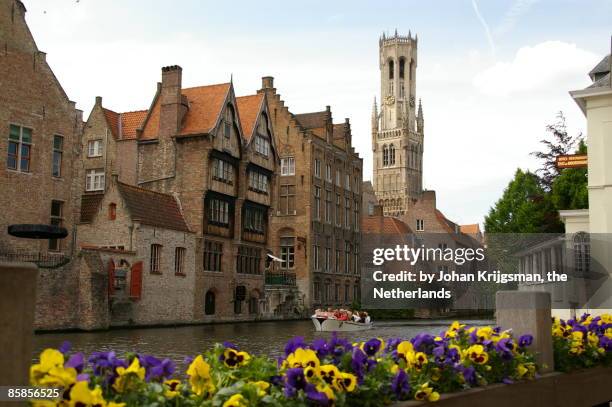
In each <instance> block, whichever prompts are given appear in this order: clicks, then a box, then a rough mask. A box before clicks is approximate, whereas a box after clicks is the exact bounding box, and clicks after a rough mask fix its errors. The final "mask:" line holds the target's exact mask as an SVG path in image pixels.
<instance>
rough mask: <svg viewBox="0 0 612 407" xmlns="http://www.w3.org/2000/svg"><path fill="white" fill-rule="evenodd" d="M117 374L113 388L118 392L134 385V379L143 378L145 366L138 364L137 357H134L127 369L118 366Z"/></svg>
mask: <svg viewBox="0 0 612 407" xmlns="http://www.w3.org/2000/svg"><path fill="white" fill-rule="evenodd" d="M117 375H118V377H117V378H116V379H115V383H114V384H113V388H114V389H115V390H116V391H117V392H118V393H123V392H124V391H126V390H128V389H130V388H131V387H132V386H133V385H135V384H136V383H135V381H138V380H144V377H145V368H144V367H141V366H140V361H139V360H138V358H134V360H132V363H131V364H130V366H128V368H127V369H126V368H125V367H123V366H119V367H118V368H117Z"/></svg>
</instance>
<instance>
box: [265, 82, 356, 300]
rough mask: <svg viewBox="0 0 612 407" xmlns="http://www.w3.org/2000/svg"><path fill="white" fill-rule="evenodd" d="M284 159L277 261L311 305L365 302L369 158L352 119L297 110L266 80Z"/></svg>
mask: <svg viewBox="0 0 612 407" xmlns="http://www.w3.org/2000/svg"><path fill="white" fill-rule="evenodd" d="M258 93H263V94H265V95H266V98H267V101H268V105H269V111H270V113H271V117H272V124H273V126H272V127H273V129H274V138H275V140H276V145H277V148H278V151H279V156H280V159H281V170H280V174H279V177H278V182H277V190H278V196H277V199H278V204H277V205H276V210H275V212H274V216H273V217H272V223H271V228H272V240H271V242H270V246H271V247H272V250H273V252H274V254H275V255H276V256H278V257H280V258H281V259H282V260H283V261H282V262H281V263H280V264H279V265H278V266H279V267H280V269H281V270H283V271H285V272H287V273H295V276H296V279H297V286H298V288H299V291H300V293H301V294H302V295H303V298H302V301H303V306H304V308H305V309H307V310H309V309H312V308H316V307H321V306H348V305H350V304H351V303H353V301H356V300H357V301H358V300H359V299H360V298H359V295H360V294H359V284H360V275H361V269H360V252H359V248H360V223H361V205H362V202H361V184H362V179H363V178H362V175H363V173H362V159H361V158H360V157H359V155H358V154H357V153H356V152H355V149H354V148H353V147H352V145H351V139H352V134H351V128H350V123H349V121H348V119H346V120H345V121H344V122H343V123H339V124H334V123H333V120H332V113H331V109H330V107H329V106H328V107H327V108H326V110H324V111H321V112H314V113H304V114H296V115H294V114H292V113H291V112H290V111H289V109H288V107H287V106H286V105H285V103H284V101H282V100H281V96H280V94H278V93H277V92H276V88H274V83H273V78H272V77H264V78H263V82H262V89H260V90H259V91H258Z"/></svg>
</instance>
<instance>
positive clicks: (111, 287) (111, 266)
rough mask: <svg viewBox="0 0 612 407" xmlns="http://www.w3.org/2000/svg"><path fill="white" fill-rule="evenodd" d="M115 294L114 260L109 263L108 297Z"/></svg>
mask: <svg viewBox="0 0 612 407" xmlns="http://www.w3.org/2000/svg"><path fill="white" fill-rule="evenodd" d="M114 293H115V262H114V261H113V259H110V260H109V261H108V295H109V296H111V295H113V294H114Z"/></svg>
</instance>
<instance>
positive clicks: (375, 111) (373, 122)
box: [372, 96, 378, 131]
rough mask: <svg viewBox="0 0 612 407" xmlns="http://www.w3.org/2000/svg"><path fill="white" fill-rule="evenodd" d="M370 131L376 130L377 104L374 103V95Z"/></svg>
mask: <svg viewBox="0 0 612 407" xmlns="http://www.w3.org/2000/svg"><path fill="white" fill-rule="evenodd" d="M372 131H378V105H377V104H376V96H374V105H373V106H372Z"/></svg>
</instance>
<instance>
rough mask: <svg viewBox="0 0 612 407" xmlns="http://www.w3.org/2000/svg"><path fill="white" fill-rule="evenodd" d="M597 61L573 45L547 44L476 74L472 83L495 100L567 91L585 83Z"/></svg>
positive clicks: (519, 53) (595, 56)
mask: <svg viewBox="0 0 612 407" xmlns="http://www.w3.org/2000/svg"><path fill="white" fill-rule="evenodd" d="M598 58H599V57H598V56H597V55H596V54H593V53H591V52H589V51H585V50H583V49H580V48H578V47H576V45H575V44H569V43H566V42H561V41H546V42H542V43H540V44H537V45H535V46H532V47H530V46H526V47H523V48H520V49H519V50H518V51H517V52H516V55H515V57H514V59H513V60H512V61H510V62H497V63H496V64H494V65H493V66H491V67H489V68H487V69H485V70H484V71H482V72H480V73H478V74H477V75H476V76H475V77H474V80H473V83H474V85H475V86H476V88H478V90H480V91H481V92H482V93H484V94H487V95H498V96H508V95H510V94H514V93H520V92H538V91H542V90H546V89H547V88H551V87H554V88H555V89H559V88H564V89H568V90H569V89H570V87H569V86H572V85H574V86H575V84H576V83H580V82H584V83H585V84H586V83H587V81H588V78H587V77H586V72H588V71H589V69H590V68H592V67H593V66H594V65H595V64H596V63H597V61H598ZM581 78H582V80H581Z"/></svg>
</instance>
